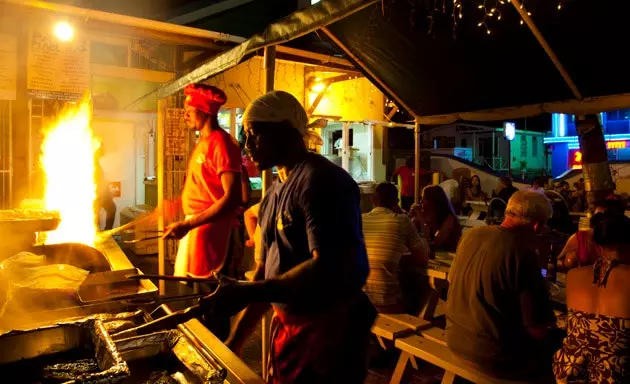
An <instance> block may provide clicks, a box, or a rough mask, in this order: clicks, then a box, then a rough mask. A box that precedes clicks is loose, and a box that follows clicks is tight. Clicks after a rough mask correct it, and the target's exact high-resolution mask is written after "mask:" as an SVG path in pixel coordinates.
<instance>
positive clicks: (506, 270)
mask: <svg viewBox="0 0 630 384" xmlns="http://www.w3.org/2000/svg"><path fill="white" fill-rule="evenodd" d="M186 95H187V99H186V123H187V125H188V126H189V127H190V128H191V129H196V130H199V131H200V132H201V138H200V141H199V144H198V145H197V147H196V148H195V151H194V155H193V157H192V158H191V163H190V167H189V171H188V175H187V178H186V185H185V186H184V193H183V197H182V199H183V202H182V203H183V208H184V211H185V213H186V219H185V220H184V221H182V222H178V223H172V224H170V225H169V226H168V227H167V229H166V231H165V237H166V238H175V239H180V247H179V252H178V256H177V257H178V259H177V262H176V266H177V267H178V268H181V269H182V271H181V273H187V274H192V275H194V276H209V275H211V274H213V273H216V272H217V271H220V270H221V267H222V265H223V264H224V263H225V257H226V256H225V255H226V252H227V248H228V245H227V244H228V242H229V238H230V236H229V232H230V229H231V228H233V227H234V225H235V218H236V217H237V216H238V213H239V210H240V209H241V208H239V207H241V206H242V203H243V201H242V200H243V199H242V197H243V193H244V192H243V190H244V189H243V188H242V187H241V186H242V183H243V181H242V179H241V177H242V176H241V175H242V173H243V164H242V159H241V157H240V149H239V148H238V144H235V143H234V141H233V140H231V139H230V137H229V135H228V134H227V133H225V131H223V130H222V129H221V128H220V127H219V126H218V122H217V117H216V114H217V111H218V109H219V107H220V106H221V105H222V104H223V103H225V94H224V93H223V92H222V91H221V90H219V89H217V88H215V87H210V86H205V85H191V86H189V87H188V88H187V89H186ZM307 123H308V118H307V114H306V112H305V111H304V109H303V107H302V106H301V105H300V103H299V102H298V100H297V99H295V97H293V96H292V95H290V94H288V93H286V92H281V91H274V92H270V93H267V94H265V95H263V96H261V97H259V98H258V99H256V100H254V101H253V102H252V103H251V104H250V105H249V106H248V107H247V109H246V111H245V114H244V117H243V127H244V132H245V136H246V140H245V148H246V150H247V151H248V153H249V157H250V158H251V160H252V162H253V164H254V165H255V166H256V168H257V169H258V170H264V169H270V168H271V167H275V168H276V169H277V170H278V176H279V180H278V181H276V182H274V184H273V185H272V187H271V189H270V190H269V191H268V192H267V194H266V195H265V197H264V198H263V200H262V201H261V202H260V203H259V204H256V205H254V206H252V207H250V208H249V209H248V210H247V211H246V212H245V214H244V224H245V228H246V230H247V233H248V235H249V240H248V241H247V245H249V246H251V247H254V248H255V260H256V269H255V273H254V277H253V279H252V281H251V282H249V283H242V282H241V283H239V282H236V281H235V280H232V279H229V278H225V277H222V276H219V277H220V284H219V287H218V288H217V290H216V291H215V292H213V293H212V294H210V295H208V296H206V297H205V298H203V299H201V300H200V305H201V306H202V308H204V309H205V310H206V311H207V312H209V313H210V312H211V313H212V314H213V316H216V317H219V318H226V319H229V318H230V317H232V316H235V315H237V314H239V316H238V319H237V321H236V322H235V323H234V326H233V327H232V328H231V329H230V330H229V332H226V333H225V337H223V339H224V340H225V342H226V344H227V345H228V346H229V347H230V348H232V350H234V351H235V352H237V353H240V351H242V348H243V345H244V344H245V342H246V340H247V338H248V337H249V335H250V334H251V333H252V332H253V330H254V329H255V327H256V324H257V323H258V322H259V320H260V319H261V317H262V316H263V315H264V314H265V313H266V312H267V311H268V310H269V309H272V310H273V312H274V316H273V320H272V330H271V335H272V340H271V355H270V370H269V379H268V380H269V382H272V383H301V382H304V383H306V382H309V383H311V382H317V383H320V382H334V383H338V382H339V383H341V382H342V383H361V382H363V380H364V379H365V377H366V374H367V367H368V365H367V362H368V351H369V349H370V348H369V345H370V339H371V326H372V324H373V322H374V320H375V318H376V315H377V313H378V312H381V313H409V314H412V315H417V312H415V311H416V310H417V307H414V306H413V305H410V304H409V303H406V302H405V297H406V294H405V292H404V287H403V284H401V282H400V280H399V273H400V272H401V269H402V265H403V264H405V265H413V266H416V267H419V268H426V267H427V264H428V263H429V260H430V259H431V258H433V257H434V254H435V252H438V251H447V252H454V253H455V257H454V261H453V264H452V266H451V269H450V273H449V281H448V290H447V292H443V295H442V298H443V299H445V300H446V342H447V344H448V347H449V348H450V349H451V350H452V351H453V352H454V353H456V354H457V355H459V356H461V357H462V358H463V359H465V360H468V361H469V362H470V363H471V364H475V365H477V366H478V367H479V369H481V370H483V371H485V372H487V373H488V374H490V375H494V376H496V377H499V378H508V379H509V378H514V379H524V378H533V379H534V380H536V379H537V378H538V377H540V376H544V375H549V376H551V375H552V373H553V374H554V375H555V377H556V378H557V379H558V380H559V381H560V382H569V383H573V382H597V383H621V382H628V375H629V373H628V372H630V360H628V355H629V352H630V350H629V349H628V336H629V334H630V333H629V330H628V326H629V325H630V302H629V301H628V300H627V299H626V298H627V297H628V293H630V292H627V291H628V290H630V279H629V278H628V277H630V276H628V273H629V272H630V268H629V267H628V264H627V263H628V262H629V261H630V254H629V251H630V247H629V246H630V237H628V236H627V235H625V234H626V233H628V231H630V219H628V218H626V217H625V216H624V214H623V209H619V207H616V206H615V205H614V203H611V202H604V203H601V204H600V207H599V210H598V211H597V212H596V214H595V215H594V216H593V218H592V220H591V227H592V229H591V230H590V231H587V232H585V233H586V234H585V235H576V236H575V239H574V240H569V243H568V244H567V246H566V248H565V249H564V250H563V252H562V254H561V257H560V258H559V262H558V265H559V266H560V267H562V268H565V269H569V268H572V269H570V271H569V273H568V277H567V283H566V301H567V307H568V329H567V330H566V331H563V330H561V329H558V328H556V326H555V324H556V319H555V316H554V312H553V311H552V303H551V299H550V297H549V292H548V288H547V285H546V282H545V280H544V278H543V275H542V272H541V267H540V265H539V264H538V260H537V256H536V252H537V251H536V248H535V246H534V245H535V244H536V243H537V242H536V241H535V237H536V234H537V233H538V232H539V231H540V230H541V229H542V228H543V227H545V224H546V222H547V220H549V219H550V218H551V217H552V207H551V204H550V202H549V200H548V199H547V198H546V197H545V195H544V194H542V193H540V192H539V191H537V190H536V189H538V188H540V187H542V185H541V186H533V188H532V189H527V190H520V191H519V190H517V189H516V188H515V187H514V186H513V185H512V182H511V180H510V179H509V178H507V177H503V178H501V179H500V181H499V186H498V188H497V190H496V191H494V192H493V194H492V195H493V196H495V197H498V198H500V199H503V200H504V201H505V202H506V203H507V206H506V209H505V219H504V220H503V222H502V223H501V224H500V225H496V226H495V225H491V226H483V227H478V228H474V229H468V230H467V231H466V232H464V233H462V228H461V226H460V221H459V218H458V216H457V214H456V208H455V207H454V204H453V200H454V199H455V194H454V193H453V192H452V190H453V189H452V188H453V186H455V185H456V183H458V182H457V181H456V180H453V179H446V183H442V184H441V185H430V186H427V187H425V188H424V189H423V190H422V196H421V199H420V202H419V204H414V203H413V199H412V200H410V198H411V197H412V196H413V195H412V188H410V185H411V186H413V185H414V184H413V183H411V184H409V183H408V182H407V183H405V181H404V180H403V189H404V190H403V191H402V192H403V193H402V196H401V197H399V193H398V190H397V188H396V187H395V186H394V185H393V184H391V183H382V184H379V185H378V186H377V187H376V190H375V193H374V194H373V197H372V203H373V209H372V210H371V211H370V212H367V213H364V214H361V210H360V193H359V188H358V186H357V184H356V182H355V181H354V180H353V179H352V178H351V177H350V175H349V174H348V173H347V172H345V171H344V170H343V169H342V168H340V167H338V166H336V165H335V164H333V163H332V162H330V161H328V160H327V159H325V158H324V157H322V156H320V155H318V154H316V153H313V152H311V151H309V150H308V147H307V145H306V143H305V138H306V137H307V136H308V129H307ZM407 168H409V169H411V164H407ZM408 171H409V170H408ZM397 174H398V175H401V176H403V175H404V176H405V177H409V176H414V175H413V173H412V172H407V171H402V172H401V171H399V172H398V173H397ZM462 187H463V188H464V190H463V194H462V195H463V196H464V197H463V199H462V200H464V201H486V200H488V194H487V193H485V192H484V190H483V188H482V185H481V180H480V178H479V177H478V176H473V177H472V178H470V180H469V182H466V183H463V185H462ZM537 187H538V188H537ZM564 188H565V185H563V186H562V188H561V191H560V192H561V193H564V194H569V191H565V190H564ZM578 195H579V194H575V193H571V196H575V197H576V198H579V196H578ZM401 205H402V206H401ZM176 269H177V268H176ZM418 279H422V278H421V277H418Z"/></svg>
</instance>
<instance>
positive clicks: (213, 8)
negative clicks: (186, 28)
mask: <svg viewBox="0 0 630 384" xmlns="http://www.w3.org/2000/svg"><path fill="white" fill-rule="evenodd" d="M252 1H254V0H227V1H222V2H220V3H216V4H212V5H209V6H207V7H203V8H200V9H197V10H194V11H192V12H188V13H185V14H183V15H180V16H176V17H173V18H171V19H168V20H167V22H169V23H173V24H180V25H186V24H190V23H193V22H195V21H197V20H200V19H204V18H206V17H210V16H213V15H216V14H219V13H221V12H225V11H229V10H230V9H233V8H238V7H240V6H243V5H245V4H249V3H251V2H252Z"/></svg>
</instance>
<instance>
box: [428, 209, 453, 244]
mask: <svg viewBox="0 0 630 384" xmlns="http://www.w3.org/2000/svg"><path fill="white" fill-rule="evenodd" d="M455 220H456V219H455V217H453V216H452V215H449V216H448V217H447V218H446V220H444V222H443V223H442V226H440V229H438V231H437V232H435V237H434V238H433V241H432V242H431V244H433V245H442V244H443V243H444V242H445V241H446V240H447V239H448V238H449V236H450V235H451V232H453V231H454V230H455V227H456V226H457V223H456V222H455Z"/></svg>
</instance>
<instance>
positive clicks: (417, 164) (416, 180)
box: [413, 119, 422, 204]
mask: <svg viewBox="0 0 630 384" xmlns="http://www.w3.org/2000/svg"><path fill="white" fill-rule="evenodd" d="M413 136H414V140H415V143H416V145H415V148H416V150H415V153H416V156H415V165H414V175H415V176H414V178H413V179H414V189H413V191H414V194H413V195H414V202H415V203H416V204H417V203H418V202H420V197H421V196H420V194H421V193H422V191H421V190H420V149H421V148H420V123H419V122H418V119H416V120H415V125H414V128H413Z"/></svg>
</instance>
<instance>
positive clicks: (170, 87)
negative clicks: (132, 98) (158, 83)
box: [158, 0, 378, 98]
mask: <svg viewBox="0 0 630 384" xmlns="http://www.w3.org/2000/svg"><path fill="white" fill-rule="evenodd" d="M376 2H378V0H367V1H366V0H335V1H323V2H321V3H319V4H317V5H316V6H313V7H310V8H308V9H306V10H304V11H300V12H295V13H292V14H291V15H289V16H287V17H285V18H283V19H282V20H281V21H279V22H277V23H274V24H271V25H269V26H268V27H267V28H266V29H265V31H264V32H263V33H261V34H258V35H254V36H252V37H251V38H250V39H248V40H246V41H245V42H243V43H242V44H240V45H238V46H236V47H234V48H233V49H231V50H229V51H227V52H225V53H223V54H221V55H219V56H217V57H215V58H213V59H211V60H209V61H207V62H205V63H204V64H202V65H201V66H199V67H198V68H197V69H195V70H193V71H192V72H190V73H188V74H186V75H185V76H182V77H180V78H179V79H176V80H174V81H173V82H171V83H169V84H167V85H165V86H164V87H162V88H161V89H160V90H159V91H158V98H163V97H166V96H168V95H171V94H173V93H175V92H177V91H179V90H182V89H183V88H184V87H185V86H186V85H187V84H190V83H196V82H199V81H203V80H205V79H207V78H209V77H212V76H214V75H216V74H219V73H221V72H223V71H226V70H228V69H230V68H232V67H234V66H236V65H238V64H239V63H241V62H243V61H244V60H247V59H248V58H249V57H251V56H252V55H254V54H255V53H256V52H257V51H259V50H260V49H262V48H264V47H266V46H271V45H276V44H282V43H285V42H287V41H290V40H293V39H297V38H299V37H301V36H304V35H306V34H309V33H311V32H314V31H316V30H318V29H320V28H322V27H325V26H327V25H329V24H331V23H334V22H335V21H338V20H340V19H343V18H345V17H348V16H350V15H352V14H353V13H355V12H358V11H360V10H361V9H363V8H365V7H368V6H369V5H371V4H374V3H376Z"/></svg>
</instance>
